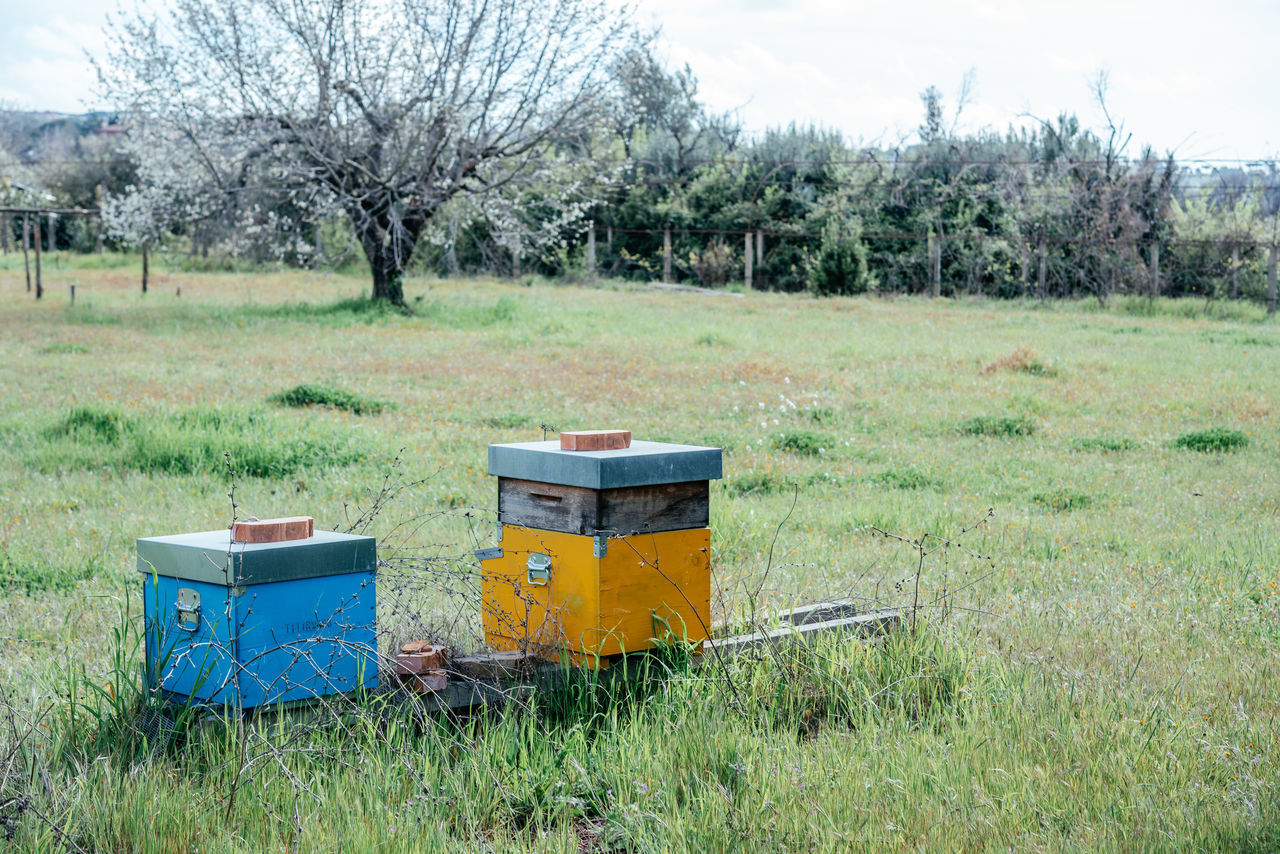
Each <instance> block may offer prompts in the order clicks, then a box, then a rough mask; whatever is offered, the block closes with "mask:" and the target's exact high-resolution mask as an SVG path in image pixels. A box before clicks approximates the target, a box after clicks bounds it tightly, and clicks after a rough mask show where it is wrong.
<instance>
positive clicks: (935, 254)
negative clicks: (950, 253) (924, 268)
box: [929, 230, 942, 299]
mask: <svg viewBox="0 0 1280 854" xmlns="http://www.w3.org/2000/svg"><path fill="white" fill-rule="evenodd" d="M929 295H930V296H931V297H933V298H934V299H937V298H938V297H940V296H942V235H941V233H939V234H934V233H933V231H932V230H930V232H929Z"/></svg>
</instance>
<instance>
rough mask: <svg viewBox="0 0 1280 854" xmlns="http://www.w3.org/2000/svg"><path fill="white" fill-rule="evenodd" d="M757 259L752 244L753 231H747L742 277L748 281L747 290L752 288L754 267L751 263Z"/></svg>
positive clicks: (743, 248)
mask: <svg viewBox="0 0 1280 854" xmlns="http://www.w3.org/2000/svg"><path fill="white" fill-rule="evenodd" d="M754 260H755V250H754V249H753V248H752V246H751V232H749V231H748V232H747V234H746V237H745V238H744V244H743V247H742V278H743V281H744V282H745V283H746V286H747V290H751V287H752V284H751V280H752V272H753V271H752V269H751V264H752V262H753V261H754Z"/></svg>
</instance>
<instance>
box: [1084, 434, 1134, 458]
mask: <svg viewBox="0 0 1280 854" xmlns="http://www.w3.org/2000/svg"><path fill="white" fill-rule="evenodd" d="M1071 447H1073V448H1075V449H1076V450H1077V451H1101V452H1103V453H1109V454H1118V453H1120V452H1122V451H1133V450H1136V449H1137V448H1139V447H1141V446H1140V445H1139V444H1138V443H1137V442H1135V441H1134V440H1133V439H1129V438H1126V437H1124V436H1094V437H1090V438H1087V439H1076V440H1075V441H1074V442H1072V443H1071Z"/></svg>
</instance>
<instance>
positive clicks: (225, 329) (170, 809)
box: [0, 256, 1280, 852]
mask: <svg viewBox="0 0 1280 854" xmlns="http://www.w3.org/2000/svg"><path fill="white" fill-rule="evenodd" d="M101 266H102V267H103V269H96V270H89V269H78V268H77V265H76V263H74V262H73V261H72V260H71V259H66V258H63V259H60V263H58V264H57V265H50V267H49V269H50V270H51V273H50V275H49V277H48V278H49V281H50V285H49V292H48V294H47V296H46V299H45V300H44V301H43V302H42V303H41V304H37V303H36V302H35V301H34V300H32V299H31V298H30V297H29V296H28V295H27V294H26V293H24V292H23V285H22V279H21V276H22V273H21V262H20V259H19V261H18V266H17V267H16V268H15V266H14V262H13V257H12V256H10V257H9V258H7V259H5V261H4V263H3V264H2V265H0V329H2V330H3V335H0V393H3V400H4V405H3V408H0V495H3V505H2V507H0V584H2V585H3V588H4V591H3V602H2V604H0V650H2V655H0V686H2V687H3V690H4V693H5V700H6V704H7V705H8V706H10V707H11V708H12V712H11V713H10V715H9V717H10V721H9V723H8V724H6V728H7V732H6V735H5V736H4V737H3V742H4V744H3V749H4V755H7V757H8V758H7V759H5V762H6V763H7V764H6V765H4V766H2V767H0V772H2V771H3V768H4V767H7V768H8V769H9V772H8V774H7V776H0V786H3V788H2V789H0V832H4V833H5V834H7V835H10V836H11V838H12V843H11V844H12V845H13V846H14V848H15V850H32V851H44V850H58V849H60V848H61V849H66V850H77V849H79V850H85V851H156V852H162V851H163V852H179V851H245V852H249V851H260V850H301V851H354V850H372V849H373V848H375V847H376V848H377V849H378V850H381V851H400V850H404V851H446V850H452V851H470V850H499V851H506V850H527V849H532V850H547V851H575V850H610V851H682V850H689V851H737V850H758V851H839V850H877V851H878V850H908V849H910V850H924V851H944V850H977V849H993V850H994V849H1000V850H1009V849H1016V850H1045V851H1061V850H1080V851H1107V850H1122V851H1132V850H1206V851H1216V850H1244V851H1272V850H1276V849H1277V848H1280V774H1278V773H1277V766H1276V763H1277V758H1278V757H1280V732H1278V731H1277V724H1276V717H1277V713H1278V711H1280V709H1278V705H1280V674H1278V673H1277V672H1276V661H1277V651H1278V649H1280V597H1278V596H1277V590H1278V588H1277V583H1278V582H1280V573H1277V565H1278V564H1280V515H1278V514H1280V493H1278V492H1277V486H1278V484H1277V472H1278V470H1280V469H1278V466H1277V463H1278V462H1280V413H1278V412H1277V410H1276V406H1277V396H1278V395H1280V372H1277V370H1276V368H1277V364H1280V362H1278V359H1280V330H1278V329H1277V328H1276V326H1275V325H1274V324H1273V323H1271V322H1268V321H1267V320H1266V319H1265V316H1264V315H1262V314H1261V313H1260V312H1258V311H1257V310H1255V309H1253V308H1249V307H1240V306H1222V305H1218V306H1212V307H1210V311H1209V313H1208V314H1206V311H1205V306H1204V305H1203V304H1201V303H1188V304H1174V303H1168V302H1155V303H1149V302H1147V301H1136V300H1135V301H1129V302H1120V303H1117V304H1115V305H1113V306H1112V307H1110V308H1109V309H1108V310H1105V311H1104V310H1101V309H1098V308H1097V307H1096V306H1094V305H1093V304H1083V303H1081V304H1074V305H1058V306H1053V305H1050V306H1035V305H1023V304H1015V303H1007V304H1006V303H993V302H972V303H966V302H959V303H957V302H936V303H931V302H926V301H920V300H914V299H879V298H866V299H851V300H826V301H814V300H811V299H808V298H798V297H782V296H775V295H757V294H750V295H746V296H733V295H718V296H710V295H702V294H693V293H674V292H665V291H653V290H650V289H647V288H643V287H630V286H621V285H619V286H602V287H599V288H584V287H574V286H562V285H554V284H550V283H545V282H540V281H533V280H529V281H524V282H520V283H513V282H490V281H466V282H438V281H428V280H411V281H409V282H408V283H407V285H406V292H407V295H408V297H409V298H410V300H411V301H412V303H413V306H414V314H413V315H412V316H409V317H405V316H400V315H396V314H389V313H383V312H378V311H370V310H369V309H368V308H367V306H365V305H363V304H362V303H360V302H359V301H358V300H352V299H351V298H352V297H357V296H358V295H359V294H360V293H361V292H362V291H363V289H364V288H365V287H366V284H365V282H364V280H363V279H360V278H347V277H341V276H323V275H317V274H306V273H280V274H263V275H230V274H215V273H207V274H175V275H162V276H159V277H158V280H157V281H156V282H155V283H154V288H153V292H152V293H150V294H148V295H147V296H146V297H142V296H141V295H140V294H138V293H137V288H136V273H135V271H133V270H131V269H130V268H129V267H128V266H127V265H125V264H102V265H101ZM70 284H75V285H76V286H77V299H76V304H75V305H74V306H71V305H69V304H68V299H67V295H68V285H70ZM178 288H181V296H178V295H177V289H178ZM299 384H310V385H313V386H321V387H323V389H322V390H323V391H324V392H325V393H338V395H337V396H336V397H333V398H331V399H332V402H334V403H335V404H338V405H337V406H331V407H302V408H297V407H292V406H287V405H284V403H283V402H287V401H288V400H289V398H288V397H287V396H286V397H278V396H280V395H282V394H283V393H285V392H288V391H289V390H290V389H293V388H294V387H295V386H298V385H299ZM313 391H314V389H313ZM344 395H346V396H344ZM282 401H283V402H282ZM353 401H355V402H357V403H360V402H363V404H370V405H354V404H353V403H352V402H353ZM380 403H381V404H386V405H385V406H378V405H376V404H380ZM342 406H346V407H347V408H341V407H342ZM353 406H354V409H356V410H360V411H361V414H356V412H354V411H352V407H353ZM541 425H549V426H551V427H553V428H559V429H571V428H596V427H604V426H621V427H627V428H630V429H631V430H632V431H633V432H634V433H635V435H636V436H637V437H638V438H644V439H664V440H672V441H681V442H690V443H701V444H715V445H720V446H723V447H724V448H725V478H724V480H723V481H721V482H719V483H718V484H717V485H716V486H715V488H714V489H713V491H712V518H713V523H712V524H713V552H714V558H713V562H714V567H715V577H714V585H715V589H716V591H717V593H716V597H715V598H716V602H717V607H718V608H719V609H720V610H721V611H723V612H735V611H740V610H741V609H743V608H745V607H747V605H748V599H749V597H750V595H751V593H752V591H754V590H755V589H757V587H758V586H761V589H762V593H761V599H762V601H761V602H760V603H759V604H760V605H761V606H762V607H765V608H781V607H784V606H786V605H788V604H792V603H799V602H804V601H813V600H817V599H819V598H823V597H829V596H853V597H859V598H863V599H867V600H874V601H878V602H886V603H891V604H899V605H901V604H910V602H911V601H912V599H913V597H914V596H915V595H916V569H917V565H918V554H917V552H916V550H915V549H913V548H912V546H911V545H910V544H904V543H902V542H900V541H898V540H895V539H892V538H886V537H885V536H882V535H880V534H879V533H877V529H879V530H880V531H887V532H890V533H893V534H898V535H902V536H905V537H908V538H916V537H919V536H920V535H922V534H929V535H931V536H933V537H945V538H949V539H950V540H952V541H956V542H958V545H956V546H953V547H946V548H942V547H939V548H937V549H934V548H933V547H932V545H930V543H935V541H926V545H927V546H929V547H928V548H927V549H926V550H927V552H928V553H927V554H926V555H925V557H924V560H923V571H922V572H921V573H920V577H919V587H920V591H921V592H920V597H921V599H922V600H924V601H925V602H926V603H928V604H929V606H930V607H928V608H926V609H925V612H924V613H925V617H924V619H923V620H922V622H921V624H920V625H919V626H918V628H917V629H916V630H915V631H911V632H905V631H904V632H901V633H899V634H898V635H895V636H894V637H891V638H890V639H889V640H888V641H886V642H885V643H884V644H882V645H857V644H854V645H846V646H843V647H838V648H822V649H819V650H816V651H814V652H811V653H804V654H798V655H797V656H794V657H790V658H787V659H785V660H779V661H765V662H754V663H753V662H742V663H740V664H739V665H736V666H735V668H734V669H733V670H731V671H729V672H727V673H721V674H709V673H708V672H707V671H706V670H700V671H695V672H684V671H683V670H681V669H680V668H678V667H677V668H676V671H677V672H676V673H675V675H673V676H671V677H670V678H668V679H665V680H663V681H661V682H660V683H657V684H653V685H649V686H647V687H645V688H644V689H643V690H639V689H638V690H637V693H634V694H628V695H616V696H614V695H610V696H600V695H597V694H593V693H592V692H590V691H586V690H582V691H577V692H573V693H571V694H568V695H565V696H559V697H556V698H552V699H551V701H549V702H545V703H543V704H541V705H539V706H537V707H536V708H531V709H523V710H519V711H516V712H513V713H511V714H507V715H505V716H496V717H491V718H483V719H471V720H468V721H463V722H444V723H434V722H426V723H421V724H419V725H415V724H414V723H413V722H412V721H410V720H407V719H397V718H396V717H395V716H394V715H388V714H386V713H380V712H378V711H377V710H376V709H374V710H372V711H370V712H369V714H367V715H355V716H353V717H352V718H351V719H349V720H344V721H340V722H335V723H334V724H333V725H331V726H326V727H320V728H318V729H314V730H307V731H305V732H304V733H302V734H299V733H298V732H297V731H292V732H288V731H287V732H275V733H273V732H262V731H254V730H242V729H239V728H236V727H205V728H203V729H199V730H197V731H194V732H192V733H191V734H190V735H189V737H188V738H187V739H186V740H185V741H184V742H183V743H182V745H181V746H180V748H177V749H173V750H170V751H167V752H156V751H151V750H148V749H147V747H146V746H145V745H143V744H142V743H141V740H140V739H139V738H138V737H137V736H136V728H133V725H132V723H131V720H132V718H131V717H130V716H131V714H132V711H133V709H132V706H131V704H133V703H135V702H136V700H137V697H138V687H137V675H138V673H137V660H138V654H139V652H138V648H137V637H138V632H137V622H138V620H137V616H136V615H137V613H138V611H139V610H140V608H141V601H140V600H141V594H140V585H139V584H138V582H137V580H136V572H134V569H133V564H134V546H133V540H134V539H135V538H136V537H139V536H149V535H157V534H167V533H177V532H182V531H196V530H208V529H211V528H217V527H223V526H225V525H226V524H227V523H228V521H229V520H230V518H231V507H230V502H229V500H228V497H227V492H228V482H229V481H228V477H227V475H226V471H225V458H224V456H223V455H224V452H230V454H231V455H232V465H233V467H235V468H236V469H237V472H238V474H237V476H236V478H235V485H236V486H235V496H236V500H237V501H238V503H239V505H240V507H239V513H240V515H241V516H243V515H248V514H253V515H257V516H260V517H267V516H275V515H287V514H295V513H307V514H311V515H314V516H315V517H316V520H317V525H318V526H320V527H325V528H334V527H337V528H346V527H347V525H348V524H349V523H350V520H351V519H353V518H354V517H355V516H357V515H358V514H359V512H360V509H359V508H362V507H365V506H367V505H368V503H369V501H370V500H371V499H370V497H371V495H373V494H375V493H376V492H377V490H378V489H379V488H380V487H381V485H382V484H383V483H384V480H385V479H386V478H387V477H388V473H389V472H390V473H391V477H392V480H393V482H398V481H400V480H403V481H408V482H413V481H419V480H420V481H421V483H416V484H415V485H413V486H411V487H409V488H406V489H404V490H401V491H398V493H397V496H396V498H395V500H394V501H392V502H391V503H390V504H388V505H387V506H386V507H385V508H384V509H382V511H381V512H380V513H379V514H378V515H377V517H376V518H375V519H374V521H373V524H372V528H371V531H372V532H374V533H378V534H379V535H388V536H390V535H394V536H397V537H402V535H403V534H404V532H405V531H406V530H409V531H411V534H410V535H409V537H408V540H407V541H405V544H406V545H411V546H416V547H422V548H428V549H431V550H433V553H437V554H441V555H450V554H454V555H465V554H466V553H467V551H468V550H469V549H471V548H473V547H475V546H477V545H490V544H491V540H492V526H491V522H492V519H493V511H494V509H495V508H494V500H495V492H496V489H495V485H494V484H493V483H492V481H491V479H490V478H488V476H487V474H486V457H485V445H486V444H488V443H490V442H504V441H516V440H523V439H532V438H541V437H542V435H543V429H542V427H541ZM397 458H399V464H398V466H396V465H394V463H393V461H394V460H396V459H397ZM797 488H798V493H797V491H796V490H797ZM793 501H794V503H795V506H794V511H792V512H790V515H789V516H788V513H789V511H790V510H791V507H792V504H793ZM784 520H785V524H784ZM775 537H776V542H775ZM397 542H400V540H397ZM936 544H937V545H939V546H941V545H942V544H941V543H936ZM771 552H772V558H770V554H771ZM766 569H767V570H768V572H767V577H765V576H766ZM423 595H424V597H425V599H427V600H429V599H431V597H430V596H429V595H428V594H425V593H424V594H423ZM402 598H405V597H402ZM424 601H425V600H424ZM446 601H447V600H446ZM432 602H433V604H431V605H430V607H429V608H428V609H427V613H432V612H431V611H430V608H439V607H440V602H439V601H438V600H432ZM424 607H426V606H424ZM393 628H394V626H393ZM459 643H465V639H463V640H460V641H459ZM19 736H21V738H19ZM15 745H17V746H15ZM4 755H0V759H3V758H4ZM14 798H18V799H20V800H13V799H14Z"/></svg>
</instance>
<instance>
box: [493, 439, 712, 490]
mask: <svg viewBox="0 0 1280 854" xmlns="http://www.w3.org/2000/svg"><path fill="white" fill-rule="evenodd" d="M720 453H721V452H720V449H719V448H705V447H702V446H700V445H676V444H671V443H668V442H641V441H634V442H632V443H631V447H629V448H620V449H618V450H614V451H563V450H561V449H560V442H559V441H557V440H554V439H553V440H550V441H545V442H513V443H511V444H508V445H490V446H489V474H492V475H497V476H498V477H512V478H518V479H520V480H534V481H538V482H540V483H558V484H562V485H564V486H583V487H586V488H588V489H618V488H621V487H627V486H652V485H654V484H659V483H685V482H687V481H691V480H715V479H718V478H719V477H720V476H721V460H720Z"/></svg>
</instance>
